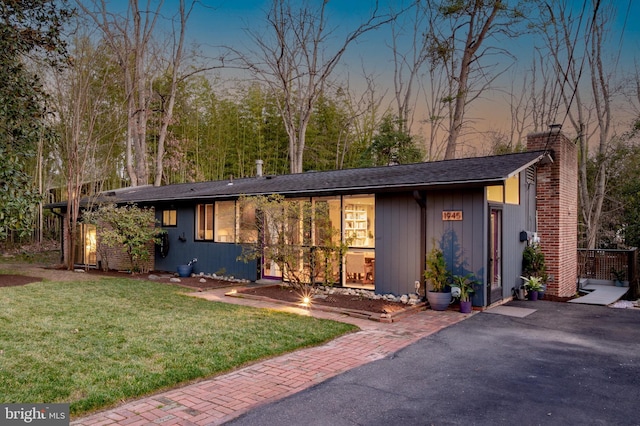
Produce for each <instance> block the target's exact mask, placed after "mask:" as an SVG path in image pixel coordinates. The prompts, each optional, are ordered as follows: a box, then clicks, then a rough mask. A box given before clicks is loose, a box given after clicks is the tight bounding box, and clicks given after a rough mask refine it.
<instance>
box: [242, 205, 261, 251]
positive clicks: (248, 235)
mask: <svg viewBox="0 0 640 426" xmlns="http://www.w3.org/2000/svg"><path fill="white" fill-rule="evenodd" d="M238 210H239V214H238V232H239V233H238V241H239V242H241V243H257V242H258V225H257V222H256V220H257V218H256V206H255V204H253V203H249V202H244V203H242V202H241V203H240V206H239V207H238Z"/></svg>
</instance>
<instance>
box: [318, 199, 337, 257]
mask: <svg viewBox="0 0 640 426" xmlns="http://www.w3.org/2000/svg"><path fill="white" fill-rule="evenodd" d="M313 208H314V217H313V237H312V241H313V244H314V245H316V246H330V245H332V244H339V243H340V216H341V213H340V197H322V198H320V197H317V198H314V199H313Z"/></svg>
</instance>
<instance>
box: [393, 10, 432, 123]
mask: <svg viewBox="0 0 640 426" xmlns="http://www.w3.org/2000/svg"><path fill="white" fill-rule="evenodd" d="M411 10H412V11H413V15H411V17H410V18H408V21H407V22H403V23H399V22H398V20H394V21H392V22H391V50H392V54H393V65H394V69H393V86H394V98H395V103H396V108H397V116H398V119H399V120H400V121H399V125H400V128H399V131H400V132H403V133H407V134H408V133H409V132H410V130H411V128H412V126H413V115H414V113H415V103H416V94H415V93H414V85H415V84H416V83H417V82H416V80H417V79H418V76H419V73H420V70H421V68H422V66H423V65H424V63H425V62H426V61H427V59H428V47H429V46H428V43H429V38H428V37H426V36H425V33H424V31H425V27H428V24H427V23H428V22H429V18H430V14H431V9H430V8H429V7H428V2H426V3H424V4H423V3H422V2H420V1H417V2H415V4H414V5H413V6H412V8H411ZM406 15H409V14H408V13H407V14H406ZM407 27H408V28H409V31H408V34H405V33H404V30H405V28H407ZM404 37H407V38H408V40H406V43H405V40H404ZM401 46H408V47H407V49H406V50H402V49H401Z"/></svg>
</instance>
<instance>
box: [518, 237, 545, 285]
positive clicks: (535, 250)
mask: <svg viewBox="0 0 640 426" xmlns="http://www.w3.org/2000/svg"><path fill="white" fill-rule="evenodd" d="M522 275H523V276H525V277H536V278H539V279H540V286H541V287H540V289H539V290H537V292H538V296H539V297H540V298H542V297H543V296H544V290H545V286H546V283H547V278H548V274H547V267H546V264H545V259H544V253H543V252H542V248H541V247H540V244H538V243H531V244H529V245H527V247H525V249H524V252H523V253H522ZM525 290H527V289H526V287H525Z"/></svg>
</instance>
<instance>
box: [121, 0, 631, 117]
mask: <svg viewBox="0 0 640 426" xmlns="http://www.w3.org/2000/svg"><path fill="white" fill-rule="evenodd" d="M124 1H125V0H117V2H124ZM401 1H404V2H405V3H406V2H408V1H409V0H387V1H381V2H380V10H381V11H384V10H385V9H386V8H388V7H389V5H390V4H398V2H401ZM568 1H569V3H570V4H572V5H573V6H574V7H575V8H576V10H577V11H579V10H580V9H581V8H582V7H583V5H584V4H585V2H586V4H587V9H591V0H583V1H577V0H573V1H572V0H568ZM611 2H613V3H614V4H615V5H616V7H617V8H618V13H617V16H616V19H615V25H614V27H613V28H612V33H611V35H610V47H609V51H608V59H607V63H614V62H615V61H617V60H619V62H618V71H620V72H625V71H627V72H628V71H631V70H632V69H633V67H634V61H639V62H640V57H639V53H640V25H638V24H639V22H638V17H640V1H639V0H611ZM176 3H177V2H176V0H167V1H166V2H165V6H164V10H165V11H167V12H168V11H170V10H176V6H175V5H176ZM269 4H270V2H269V1H268V0H214V1H212V0H202V2H201V4H200V5H199V6H197V10H196V12H195V13H194V14H193V16H192V18H191V20H190V22H189V30H188V37H189V39H190V40H191V41H194V42H196V43H197V44H199V45H200V46H201V48H202V50H203V51H205V52H214V53H213V55H214V56H215V48H214V46H223V45H230V46H233V47H235V48H238V49H241V50H242V49H243V47H244V46H247V45H249V44H250V41H249V40H248V38H247V36H246V32H245V29H246V28H247V27H249V28H251V29H252V30H254V31H257V32H259V31H261V28H260V26H261V25H264V18H263V17H264V13H265V12H264V11H265V10H266V9H267V8H268V6H269ZM374 4H375V2H374V1H372V0H330V1H329V4H328V9H329V16H330V24H331V25H332V26H334V27H336V32H335V36H336V39H337V40H341V34H344V32H345V31H348V30H352V29H353V28H355V27H357V26H358V24H359V23H361V22H362V21H363V20H364V19H366V18H367V17H368V16H369V13H370V11H371V9H372V7H373V5H374ZM590 18H591V16H590V15H589V16H585V17H584V19H583V24H582V25H587V23H588V21H589V19H590ZM623 27H624V32H623V33H622V36H621V31H622V29H623ZM389 40H390V29H389V28H388V27H385V28H382V29H379V30H377V31H374V32H369V33H367V34H365V35H364V36H363V37H362V38H361V39H360V40H359V41H358V42H357V43H355V44H352V45H350V47H349V50H348V51H347V54H345V56H344V58H343V64H342V65H341V66H340V67H339V68H338V69H337V70H336V71H337V72H340V73H342V75H343V76H344V75H345V74H346V73H348V74H349V76H350V80H351V85H352V87H353V86H354V85H356V84H357V80H358V79H360V80H361V76H362V64H363V63H364V65H365V67H366V68H367V72H368V73H372V74H373V75H375V76H377V78H378V79H379V81H378V85H379V87H380V90H383V89H387V90H389V91H392V90H393V87H392V80H391V78H392V73H393V64H392V63H391V50H390V48H389V47H388V44H389ZM502 43H503V46H502V47H506V48H507V49H508V50H509V51H510V53H511V54H513V55H514V56H516V57H517V61H516V63H515V64H514V65H513V66H512V68H511V69H510V71H509V72H508V73H506V74H505V76H504V77H503V78H502V79H501V80H500V81H499V82H498V83H499V84H501V85H502V86H503V88H506V87H507V86H509V85H510V84H511V79H514V78H518V77H519V76H520V75H522V74H524V72H525V71H526V70H528V69H529V68H530V66H531V56H532V52H533V46H534V44H536V43H538V44H540V43H542V41H541V40H536V39H534V38H533V37H522V38H520V39H517V40H507V41H502ZM577 54H579V55H583V54H584V51H583V50H582V51H579V50H578V52H577ZM497 60H498V61H505V62H504V63H505V64H506V63H509V61H510V60H509V59H507V58H499V59H497ZM514 76H515V77H514ZM516 85H518V86H519V84H518V83H516ZM482 102H483V103H484V106H480V107H479V108H478V107H476V112H475V113H476V114H483V113H484V111H500V110H501V109H503V108H505V97H504V95H500V94H499V93H497V92H494V93H493V94H491V95H490V96H488V97H487V98H486V99H485V100H483V101H482ZM477 104H480V103H477ZM505 113H506V112H505V110H502V111H500V112H499V114H501V115H502V116H504V114H505Z"/></svg>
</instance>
